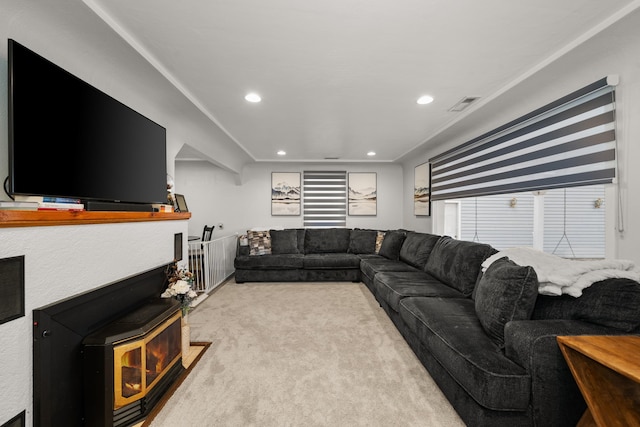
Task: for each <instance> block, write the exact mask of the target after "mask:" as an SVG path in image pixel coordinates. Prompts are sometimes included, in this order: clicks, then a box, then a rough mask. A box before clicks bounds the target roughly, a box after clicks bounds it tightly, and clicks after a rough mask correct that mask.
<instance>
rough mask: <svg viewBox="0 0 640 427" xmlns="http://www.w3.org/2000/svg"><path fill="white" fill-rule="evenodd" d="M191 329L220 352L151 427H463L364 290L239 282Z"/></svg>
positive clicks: (203, 363)
mask: <svg viewBox="0 0 640 427" xmlns="http://www.w3.org/2000/svg"><path fill="white" fill-rule="evenodd" d="M189 323H190V324H191V339H192V341H211V342H212V343H213V344H212V345H211V347H210V348H209V349H208V350H207V351H206V352H205V353H204V355H203V357H202V359H201V360H200V362H198V364H197V365H196V366H195V367H194V369H193V371H192V372H191V374H190V375H189V376H188V377H187V378H186V379H185V381H184V382H183V383H182V385H181V386H180V387H179V388H178V390H177V391H176V392H175V393H174V395H173V396H172V397H171V398H170V399H169V401H168V402H167V404H166V405H165V406H164V408H162V410H161V411H160V412H159V413H158V415H156V417H155V418H154V419H153V421H152V422H151V427H169V426H171V427H173V426H234V427H235V426H265V427H268V426H274V427H276V426H278V427H282V426H429V427H439V426H447V427H456V426H463V425H464V424H463V423H462V421H461V420H460V418H459V417H458V416H457V414H456V413H455V411H454V410H453V408H452V407H451V405H450V404H449V403H448V401H447V400H446V398H445V397H444V396H443V395H442V393H441V392H440V390H439V389H438V387H437V386H436V385H435V383H434V382H433V380H432V379H431V377H430V376H429V374H428V373H427V371H426V370H425V369H424V367H423V366H422V365H421V364H420V362H419V361H418V359H417V358H416V356H415V355H414V354H413V352H412V351H411V349H410V348H409V347H408V345H407V344H406V342H405V341H404V339H403V338H402V336H401V335H400V333H399V332H398V331H397V329H396V328H395V326H394V325H393V323H392V322H391V320H390V319H389V318H388V317H387V315H386V314H385V313H384V311H383V310H382V309H381V308H380V307H379V305H378V304H377V302H376V301H375V299H374V298H373V296H372V295H371V293H370V292H369V290H368V289H367V288H366V286H365V285H363V284H358V283H258V284H236V283H235V282H233V280H231V281H229V282H227V283H226V284H224V285H223V286H221V287H220V288H219V289H217V290H216V291H215V292H213V293H212V294H211V296H210V297H209V298H207V299H206V300H205V301H203V302H202V303H201V304H200V305H198V307H197V308H196V309H195V310H194V311H192V312H191V313H190V314H189Z"/></svg>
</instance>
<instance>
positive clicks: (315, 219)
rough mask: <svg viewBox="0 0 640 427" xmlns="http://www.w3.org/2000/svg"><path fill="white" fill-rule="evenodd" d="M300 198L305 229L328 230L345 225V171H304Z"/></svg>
mask: <svg viewBox="0 0 640 427" xmlns="http://www.w3.org/2000/svg"><path fill="white" fill-rule="evenodd" d="M302 197H303V217H304V226H305V227H312V228H330V227H345V226H346V225H347V173H346V172H345V171H305V172H304V173H303V179H302Z"/></svg>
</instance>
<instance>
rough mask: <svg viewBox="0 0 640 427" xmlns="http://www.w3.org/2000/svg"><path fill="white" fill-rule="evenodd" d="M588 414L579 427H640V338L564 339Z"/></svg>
mask: <svg viewBox="0 0 640 427" xmlns="http://www.w3.org/2000/svg"><path fill="white" fill-rule="evenodd" d="M558 344H559V345H560V350H562V353H563V354H564V358H565V359H566V360H567V364H568V365H569V368H570V369H571V373H572V374H573V376H574V378H575V380H576V383H577V384H578V387H579V388H580V391H581V392H582V395H583V396H584V400H585V401H586V402H587V406H588V408H587V410H586V411H585V413H584V415H583V416H582V418H581V419H580V422H579V423H578V426H580V427H583V426H599V427H605V426H606V427H616V426H640V336H635V335H633V336H627V335H625V336H561V337H558Z"/></svg>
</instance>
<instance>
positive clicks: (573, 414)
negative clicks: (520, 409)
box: [505, 319, 624, 426]
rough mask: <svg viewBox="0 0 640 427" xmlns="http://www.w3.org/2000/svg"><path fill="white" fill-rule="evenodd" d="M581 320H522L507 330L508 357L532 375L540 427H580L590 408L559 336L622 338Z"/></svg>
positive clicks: (534, 410)
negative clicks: (581, 418) (557, 338)
mask: <svg viewBox="0 0 640 427" xmlns="http://www.w3.org/2000/svg"><path fill="white" fill-rule="evenodd" d="M622 334H624V332H623V331H620V330H617V329H613V328H609V327H606V326H600V325H596V324H593V323H588V322H583V321H580V320H562V319H554V320H519V321H512V322H509V323H507V325H506V326H505V354H506V356H507V357H509V358H510V359H511V360H513V361H514V362H516V363H518V364H519V365H521V366H522V367H524V368H525V369H526V371H527V372H528V373H529V375H531V404H532V413H533V418H534V425H536V426H552V425H554V426H555V425H576V424H577V422H578V420H579V419H580V417H581V416H582V414H583V412H584V410H585V409H586V404H585V403H584V399H583V398H582V394H581V393H580V390H579V389H578V386H577V385H576V383H575V380H574V379H573V376H572V375H571V371H570V370H569V367H568V366H567V363H566V361H565V359H564V356H563V355H562V352H561V351H560V347H559V346H558V342H557V340H556V337H557V336H558V335H622Z"/></svg>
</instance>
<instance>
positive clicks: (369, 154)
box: [367, 151, 376, 156]
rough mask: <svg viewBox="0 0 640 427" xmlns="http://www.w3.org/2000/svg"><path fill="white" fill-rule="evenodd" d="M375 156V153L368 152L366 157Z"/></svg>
mask: <svg viewBox="0 0 640 427" xmlns="http://www.w3.org/2000/svg"><path fill="white" fill-rule="evenodd" d="M375 155H376V152H375V151H369V152H368V153H367V156H375Z"/></svg>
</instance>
